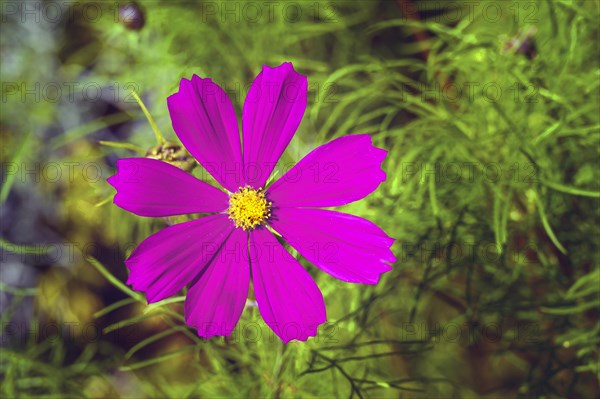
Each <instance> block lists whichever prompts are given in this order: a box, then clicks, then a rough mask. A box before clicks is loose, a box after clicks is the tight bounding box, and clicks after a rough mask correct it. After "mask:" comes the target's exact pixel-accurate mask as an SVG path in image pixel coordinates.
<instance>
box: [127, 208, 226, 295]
mask: <svg viewBox="0 0 600 399" xmlns="http://www.w3.org/2000/svg"><path fill="white" fill-rule="evenodd" d="M233 228H234V227H233V225H232V224H231V222H230V221H229V220H228V219H227V216H226V215H222V214H219V215H213V216H206V217H203V218H200V219H197V220H192V221H191V222H185V223H180V224H176V225H173V226H169V227H167V228H166V229H163V230H161V231H159V232H158V233H156V234H153V235H151V236H150V237H148V238H146V239H145V240H144V241H142V242H141V243H140V245H138V246H137V248H136V249H135V250H134V251H133V253H132V254H131V256H130V257H129V258H128V259H127V260H126V261H125V264H126V265H127V267H128V268H129V270H130V272H131V273H130V274H129V279H128V280H127V284H130V285H131V286H132V287H133V289H135V290H137V291H143V292H145V293H146V298H147V300H148V303H152V302H156V301H160V300H162V299H165V298H168V297H170V296H172V295H174V294H175V293H177V292H178V291H179V290H181V289H182V288H183V287H184V286H185V285H186V284H189V283H190V282H191V281H192V280H193V279H194V278H195V277H197V276H198V275H199V274H200V273H202V271H203V270H204V268H205V267H206V266H207V265H208V264H209V263H210V261H211V260H212V258H213V257H214V256H215V255H216V254H217V253H218V251H219V248H220V247H221V245H222V244H223V242H224V241H225V240H226V239H227V237H228V236H229V235H230V234H231V232H232V230H233Z"/></svg>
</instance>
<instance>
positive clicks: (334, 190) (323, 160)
mask: <svg viewBox="0 0 600 399" xmlns="http://www.w3.org/2000/svg"><path fill="white" fill-rule="evenodd" d="M386 153H387V151H385V150H382V149H380V148H377V147H374V146H373V145H372V144H371V137H370V136H369V135H368V134H357V135H351V136H344V137H340V138H337V139H335V140H332V141H330V142H329V143H327V144H324V145H322V146H320V147H317V148H316V149H314V150H313V151H312V152H310V153H309V154H308V155H307V156H305V157H304V158H302V159H301V160H300V162H298V163H297V164H296V166H294V167H293V168H292V169H290V170H289V171H288V172H287V173H286V174H285V175H283V176H282V177H281V178H280V179H279V180H277V181H276V182H275V183H273V185H272V186H271V187H269V189H268V190H267V193H268V197H269V200H271V201H273V204H274V205H275V206H277V207H296V206H300V207H304V206H306V207H312V206H315V207H321V206H340V205H345V204H348V203H350V202H354V201H357V200H359V199H361V198H363V197H365V196H366V195H368V194H370V193H371V192H372V191H374V190H375V189H376V188H377V186H379V184H380V183H381V182H383V181H385V172H384V171H383V170H381V169H380V166H381V162H382V161H383V160H384V158H385V155H386Z"/></svg>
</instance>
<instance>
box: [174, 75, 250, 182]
mask: <svg viewBox="0 0 600 399" xmlns="http://www.w3.org/2000/svg"><path fill="white" fill-rule="evenodd" d="M167 105H168V106H169V113H170V114H171V122H172V124H173V130H175V133H177V136H178V137H179V140H181V143H182V144H183V145H184V146H185V148H187V150H188V151H189V152H190V153H191V154H192V155H193V156H194V157H195V158H196V159H197V160H198V162H200V164H202V166H204V168H206V170H208V172H209V173H210V174H211V175H212V176H213V177H214V178H215V179H216V180H217V181H218V182H219V183H220V184H221V185H222V186H223V187H225V188H226V189H227V190H229V191H231V192H234V191H237V189H238V187H239V186H241V185H242V183H243V179H242V177H243V171H242V147H241V144H240V131H239V128H238V122H237V118H236V116H235V110H234V109H233V105H232V104H231V100H230V99H229V97H228V96H227V94H226V93H225V91H223V89H221V88H220V87H219V86H218V85H217V84H215V83H214V82H213V81H212V80H210V79H202V78H200V77H198V76H197V75H194V76H193V77H192V80H191V81H189V80H187V79H181V82H180V84H179V92H177V93H175V94H173V95H171V96H170V97H169V98H168V99H167Z"/></svg>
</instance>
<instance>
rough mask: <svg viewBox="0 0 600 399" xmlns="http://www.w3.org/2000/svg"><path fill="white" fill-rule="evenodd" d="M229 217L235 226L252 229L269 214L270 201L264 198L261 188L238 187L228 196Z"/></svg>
mask: <svg viewBox="0 0 600 399" xmlns="http://www.w3.org/2000/svg"><path fill="white" fill-rule="evenodd" d="M227 213H229V219H231V220H233V221H234V222H235V227H241V228H242V229H244V230H248V229H253V228H255V227H256V226H258V225H259V224H262V223H264V222H265V220H267V219H268V218H269V217H270V216H271V202H269V201H267V199H266V198H265V193H264V192H263V189H262V188H259V189H258V190H255V189H253V188H251V187H248V186H246V187H240V190H239V191H238V192H236V193H233V194H231V197H229V209H228V210H227Z"/></svg>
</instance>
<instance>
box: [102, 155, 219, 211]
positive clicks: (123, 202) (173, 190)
mask: <svg viewBox="0 0 600 399" xmlns="http://www.w3.org/2000/svg"><path fill="white" fill-rule="evenodd" d="M107 181H108V183H109V184H110V185H112V186H113V187H114V188H116V189H117V194H116V195H115V199H114V203H115V204H116V205H118V206H119V207H121V208H123V209H125V210H127V211H129V212H133V213H135V214H136V215H140V216H151V217H162V216H173V215H185V214H189V213H197V212H221V211H223V210H225V209H227V207H228V206H229V197H228V196H227V194H225V193H224V192H223V191H221V190H219V189H217V188H215V187H213V186H211V185H209V184H206V183H204V182H203V181H201V180H198V179H196V178H195V177H194V176H192V175H191V174H189V173H187V172H184V171H183V170H181V169H179V168H177V167H175V166H173V165H171V164H168V163H166V162H163V161H158V160H156V159H148V158H124V159H119V160H118V161H117V173H116V174H115V175H113V176H111V177H109V178H108V179H107Z"/></svg>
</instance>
